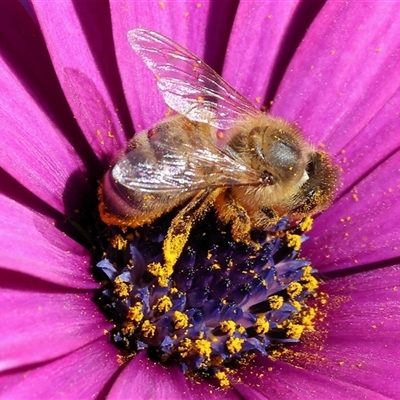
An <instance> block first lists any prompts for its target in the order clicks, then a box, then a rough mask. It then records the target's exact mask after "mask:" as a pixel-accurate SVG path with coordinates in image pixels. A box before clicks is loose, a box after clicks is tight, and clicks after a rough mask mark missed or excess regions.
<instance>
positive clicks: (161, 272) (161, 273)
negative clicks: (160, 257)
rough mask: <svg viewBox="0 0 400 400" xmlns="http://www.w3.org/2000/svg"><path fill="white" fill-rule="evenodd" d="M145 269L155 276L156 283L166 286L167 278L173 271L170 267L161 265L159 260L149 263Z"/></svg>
mask: <svg viewBox="0 0 400 400" xmlns="http://www.w3.org/2000/svg"><path fill="white" fill-rule="evenodd" d="M147 269H148V271H149V272H150V273H151V274H153V275H154V276H155V277H156V278H157V280H158V284H159V285H160V286H161V287H167V286H168V280H169V278H170V277H171V275H172V273H173V272H174V271H173V269H172V267H170V268H168V267H165V266H162V265H161V263H159V262H153V263H150V264H149V265H148V266H147Z"/></svg>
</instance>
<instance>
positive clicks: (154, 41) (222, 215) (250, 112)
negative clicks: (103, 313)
mask: <svg viewBox="0 0 400 400" xmlns="http://www.w3.org/2000/svg"><path fill="white" fill-rule="evenodd" d="M128 39H129V42H130V44H131V46H132V48H133V50H134V51H135V52H136V53H137V54H138V55H139V57H140V58H141V59H142V60H143V61H144V63H145V64H146V66H147V67H148V68H149V69H150V70H151V71H152V72H153V73H154V75H155V77H156V80H157V85H158V88H159V90H160V91H161V93H162V95H163V98H164V101H165V103H166V104H167V105H168V106H169V107H170V108H171V109H172V110H174V111H176V112H177V113H178V114H176V115H174V116H172V117H170V118H167V119H164V120H162V121H161V122H159V123H158V124H156V125H155V126H153V127H152V128H150V129H148V130H145V131H142V132H140V133H138V134H137V135H136V136H135V137H134V138H133V139H132V140H131V141H130V142H129V143H128V146H127V149H126V151H125V152H124V153H123V154H122V155H120V157H119V159H118V160H117V161H116V163H115V164H114V166H112V168H111V169H110V170H109V171H108V172H107V173H106V174H105V176H104V179H103V182H102V186H101V188H100V214H101V218H102V220H103V221H104V222H105V223H107V224H109V225H118V226H122V227H132V228H136V227H140V226H143V225H146V224H151V223H152V222H154V221H155V220H156V219H157V218H159V217H160V216H162V215H163V214H165V213H167V212H169V211H171V210H173V209H176V208H177V209H179V211H178V212H177V214H176V216H175V217H174V218H173V219H172V222H171V225H170V227H169V229H168V232H167V235H166V237H165V240H164V243H163V255H164V266H165V267H168V268H172V267H173V266H174V264H175V263H176V261H177V260H178V258H179V256H180V254H181V252H182V250H183V248H184V246H185V244H186V242H187V240H188V237H189V234H190V232H191V230H192V228H193V226H194V225H195V224H196V222H197V221H198V220H199V219H201V218H203V217H204V216H205V214H206V213H207V212H208V211H209V210H210V209H211V208H214V209H215V211H216V215H217V216H218V218H219V219H220V220H221V221H222V222H223V223H224V224H230V226H231V231H232V236H233V238H234V240H236V241H241V242H245V243H250V242H251V239H250V233H251V231H252V230H253V229H256V230H265V231H268V229H270V228H271V227H273V225H274V224H276V223H277V222H278V221H279V219H280V218H281V217H283V216H287V217H289V218H292V219H294V220H295V219H299V220H300V219H302V218H304V217H305V216H308V215H312V214H315V213H318V212H320V211H322V210H324V209H326V208H327V207H328V206H329V205H330V203H331V201H332V198H333V194H334V191H335V187H336V183H337V179H338V174H337V168H336V167H334V166H333V164H332V162H331V160H330V158H329V156H328V155H327V154H326V153H325V152H322V151H316V150H315V149H313V147H311V146H310V145H309V144H307V143H306V141H305V140H304V138H303V136H302V134H301V133H300V131H299V130H298V128H296V127H295V126H294V125H292V124H290V123H288V122H286V121H284V120H282V119H280V118H276V117H273V116H271V115H268V114H266V113H263V112H261V111H260V110H259V109H258V108H256V107H255V106H254V105H253V104H251V103H250V102H249V101H248V100H246V99H245V98H244V97H243V96H242V95H241V94H239V93H238V92H237V91H236V90H235V89H233V88H232V87H231V86H230V85H229V84H228V83H227V82H225V81H224V79H223V78H222V77H221V76H220V75H219V74H217V73H216V72H215V71H214V70H213V69H212V68H211V67H209V66H208V65H206V64H205V63H204V62H203V61H202V60H200V59H199V58H198V57H196V56H195V55H194V54H192V53H191V52H190V51H188V50H186V49H185V48H183V47H182V46H180V45H179V44H177V43H175V42H174V41H172V40H171V39H169V38H167V37H165V36H163V35H161V34H159V33H156V32H153V31H150V30H145V29H135V30H132V31H130V32H128Z"/></svg>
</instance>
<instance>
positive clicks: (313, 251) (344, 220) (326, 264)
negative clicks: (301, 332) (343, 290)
mask: <svg viewBox="0 0 400 400" xmlns="http://www.w3.org/2000/svg"><path fill="white" fill-rule="evenodd" d="M399 165H400V152H398V153H395V154H394V155H393V156H391V157H390V158H388V159H387V160H386V161H385V162H384V163H382V164H381V165H379V166H378V167H377V168H376V169H375V170H374V171H373V172H371V173H370V174H369V175H367V176H365V177H364V178H363V179H362V180H361V181H360V182H358V183H357V184H356V185H355V186H354V188H352V190H351V192H346V193H344V194H343V195H342V197H340V198H339V199H338V200H336V202H335V204H334V206H332V207H331V208H330V209H328V210H327V211H325V212H324V213H323V214H322V215H320V216H319V217H318V219H317V221H316V226H315V229H314V230H313V231H311V233H310V236H311V239H310V240H309V241H307V242H305V244H304V253H303V256H305V257H306V258H307V259H309V260H312V262H313V265H314V266H315V267H316V268H318V269H319V270H321V272H327V271H331V270H341V269H344V268H350V267H353V268H354V267H355V268H357V267H358V268H359V267H360V266H362V265H375V266H383V265H390V263H391V261H390V260H392V259H397V258H398V257H399V256H400V246H399V239H398V238H399V237H400V228H399V223H398V221H400V207H399V199H400V174H399Z"/></svg>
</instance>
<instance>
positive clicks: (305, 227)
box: [299, 216, 314, 232]
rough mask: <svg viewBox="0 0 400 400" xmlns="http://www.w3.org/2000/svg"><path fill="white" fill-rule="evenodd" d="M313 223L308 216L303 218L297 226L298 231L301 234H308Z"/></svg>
mask: <svg viewBox="0 0 400 400" xmlns="http://www.w3.org/2000/svg"><path fill="white" fill-rule="evenodd" d="M313 222H314V220H313V219H312V217H310V216H307V217H305V218H304V219H303V220H302V221H301V222H300V224H299V226H300V229H301V230H302V231H303V232H308V231H309V230H311V228H312V225H313Z"/></svg>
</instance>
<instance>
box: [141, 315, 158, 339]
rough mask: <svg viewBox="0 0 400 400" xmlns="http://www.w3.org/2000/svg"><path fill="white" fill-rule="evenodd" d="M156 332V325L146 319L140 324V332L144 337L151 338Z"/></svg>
mask: <svg viewBox="0 0 400 400" xmlns="http://www.w3.org/2000/svg"><path fill="white" fill-rule="evenodd" d="M155 333H156V327H155V326H154V325H153V324H152V323H151V322H150V321H149V320H148V319H146V321H144V322H143V325H142V334H143V336H144V337H146V338H152V337H154V335H155Z"/></svg>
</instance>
